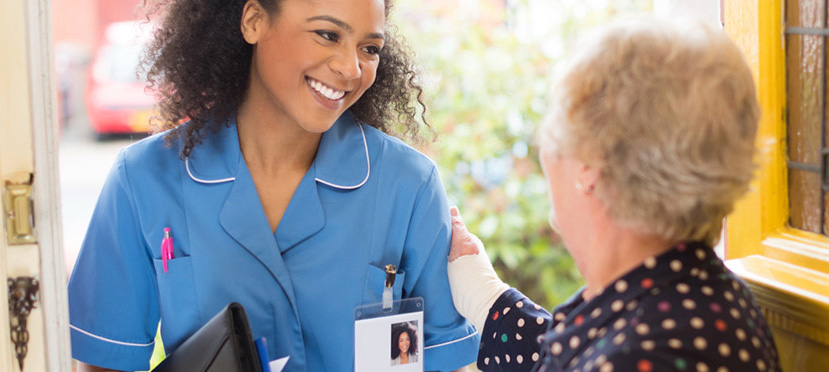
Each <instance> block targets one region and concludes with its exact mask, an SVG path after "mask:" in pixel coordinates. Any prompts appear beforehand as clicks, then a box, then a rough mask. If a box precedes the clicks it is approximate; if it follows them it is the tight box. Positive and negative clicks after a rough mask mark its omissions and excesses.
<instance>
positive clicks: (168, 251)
mask: <svg viewBox="0 0 829 372" xmlns="http://www.w3.org/2000/svg"><path fill="white" fill-rule="evenodd" d="M172 259H173V237H172V236H170V228H169V227H165V228H164V239H161V261H162V262H164V272H165V273H166V272H167V261H168V260H172Z"/></svg>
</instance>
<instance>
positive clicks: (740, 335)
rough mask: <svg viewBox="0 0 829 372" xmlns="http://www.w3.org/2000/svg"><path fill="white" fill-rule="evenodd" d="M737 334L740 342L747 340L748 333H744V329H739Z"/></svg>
mask: <svg viewBox="0 0 829 372" xmlns="http://www.w3.org/2000/svg"><path fill="white" fill-rule="evenodd" d="M735 333H736V334H737V338H738V339H740V341H745V340H746V331H743V329H742V328H737V331H736V332H735Z"/></svg>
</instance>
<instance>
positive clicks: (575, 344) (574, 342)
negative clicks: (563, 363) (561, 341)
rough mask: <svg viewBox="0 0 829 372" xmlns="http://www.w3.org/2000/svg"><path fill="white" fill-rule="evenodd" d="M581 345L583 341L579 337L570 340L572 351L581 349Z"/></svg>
mask: <svg viewBox="0 0 829 372" xmlns="http://www.w3.org/2000/svg"><path fill="white" fill-rule="evenodd" d="M580 343H581V340H580V339H579V337H578V336H573V337H571V338H570V348H571V349H575V348H577V347H579V344H580Z"/></svg>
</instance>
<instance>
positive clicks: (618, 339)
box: [613, 333, 625, 345]
mask: <svg viewBox="0 0 829 372" xmlns="http://www.w3.org/2000/svg"><path fill="white" fill-rule="evenodd" d="M622 342H625V334H624V333H620V334H618V335H616V337H613V343H614V344H616V345H621V344H622Z"/></svg>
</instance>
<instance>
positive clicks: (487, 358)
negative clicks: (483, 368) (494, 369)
mask: <svg viewBox="0 0 829 372" xmlns="http://www.w3.org/2000/svg"><path fill="white" fill-rule="evenodd" d="M484 364H486V365H489V357H486V358H484Z"/></svg>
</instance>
